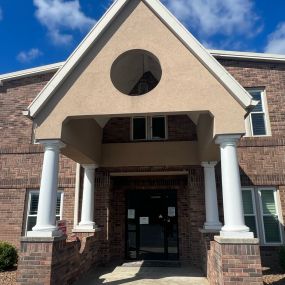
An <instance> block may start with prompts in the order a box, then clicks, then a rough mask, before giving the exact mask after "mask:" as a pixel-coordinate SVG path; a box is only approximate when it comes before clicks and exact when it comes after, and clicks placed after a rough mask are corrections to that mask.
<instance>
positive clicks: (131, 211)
mask: <svg viewBox="0 0 285 285" xmlns="http://www.w3.org/2000/svg"><path fill="white" fill-rule="evenodd" d="M134 218H135V210H134V209H128V219H134Z"/></svg>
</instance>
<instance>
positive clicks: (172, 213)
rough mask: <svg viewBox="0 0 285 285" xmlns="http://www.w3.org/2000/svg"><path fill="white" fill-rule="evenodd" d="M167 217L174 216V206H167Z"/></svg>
mask: <svg viewBox="0 0 285 285" xmlns="http://www.w3.org/2000/svg"><path fill="white" fill-rule="evenodd" d="M168 217H175V207H168Z"/></svg>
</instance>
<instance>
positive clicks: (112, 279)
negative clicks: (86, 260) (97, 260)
mask: <svg viewBox="0 0 285 285" xmlns="http://www.w3.org/2000/svg"><path fill="white" fill-rule="evenodd" d="M99 284H106V285H119V284H125V285H154V284H155V285H209V283H208V281H207V279H206V278H205V277H203V275H202V273H201V271H199V270H198V269H196V268H193V267H190V266H182V267H140V266H137V267H126V266H116V267H97V268H96V269H94V270H92V271H90V272H89V273H88V274H87V275H86V277H85V278H83V279H81V280H80V281H78V282H76V284H74V285H99Z"/></svg>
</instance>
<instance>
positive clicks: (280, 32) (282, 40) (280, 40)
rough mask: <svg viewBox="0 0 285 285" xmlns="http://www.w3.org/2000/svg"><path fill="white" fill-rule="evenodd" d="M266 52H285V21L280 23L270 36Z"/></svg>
mask: <svg viewBox="0 0 285 285" xmlns="http://www.w3.org/2000/svg"><path fill="white" fill-rule="evenodd" d="M265 52H269V53H279V54H285V22H283V23H280V24H279V25H278V26H277V28H276V30H275V31H274V32H273V33H271V34H270V35H269V36H268V42H267V45H266V47H265Z"/></svg>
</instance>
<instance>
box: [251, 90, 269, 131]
mask: <svg viewBox="0 0 285 285" xmlns="http://www.w3.org/2000/svg"><path fill="white" fill-rule="evenodd" d="M247 91H248V92H249V94H250V95H251V96H252V98H253V99H254V100H256V101H259V102H258V104H257V105H256V106H255V107H254V109H253V110H252V111H251V112H250V114H249V115H248V117H247V119H246V124H247V135H248V136H265V135H270V127H269V116H268V111H267V104H266V95H265V90H264V89H249V90H247Z"/></svg>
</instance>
